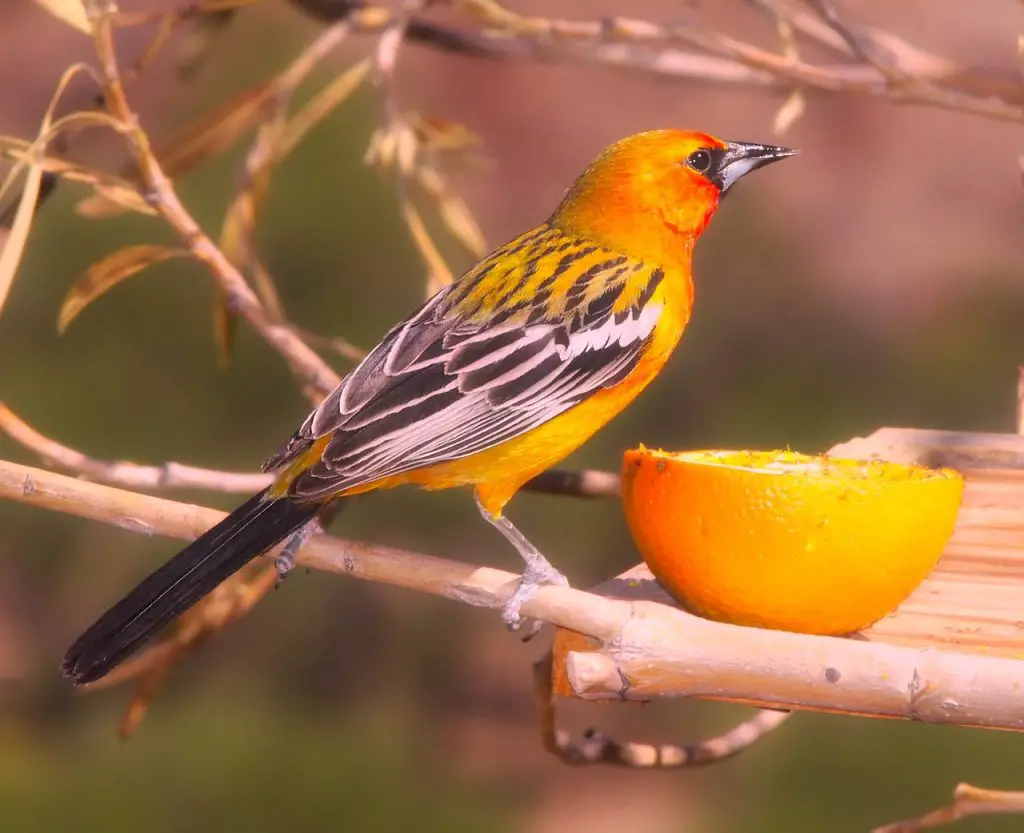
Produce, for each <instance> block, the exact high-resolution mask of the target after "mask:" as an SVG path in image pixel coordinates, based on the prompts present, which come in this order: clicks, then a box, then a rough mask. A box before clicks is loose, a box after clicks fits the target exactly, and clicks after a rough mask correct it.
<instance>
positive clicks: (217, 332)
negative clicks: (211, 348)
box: [213, 284, 238, 367]
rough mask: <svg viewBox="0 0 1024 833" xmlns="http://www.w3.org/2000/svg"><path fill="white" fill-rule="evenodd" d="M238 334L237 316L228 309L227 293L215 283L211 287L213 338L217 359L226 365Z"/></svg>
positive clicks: (222, 364) (221, 364)
mask: <svg viewBox="0 0 1024 833" xmlns="http://www.w3.org/2000/svg"><path fill="white" fill-rule="evenodd" d="M237 334H238V316H237V315H235V314H234V313H233V312H231V310H229V309H228V296H227V293H225V292H224V290H223V289H222V288H221V287H220V285H219V284H215V285H214V287H213V339H214V342H215V343H216V345H217V361H218V362H220V366H221V367H227V365H228V364H229V363H230V361H231V353H232V351H233V350H234V346H235V337H236V335H237Z"/></svg>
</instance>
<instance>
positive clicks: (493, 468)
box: [63, 130, 795, 684]
mask: <svg viewBox="0 0 1024 833" xmlns="http://www.w3.org/2000/svg"><path fill="white" fill-rule="evenodd" d="M794 152H795V151H792V150H788V149H786V148H780V147H771V146H768V145H759V144H749V143H744V142H723V141H721V140H719V139H716V138H714V137H712V136H708V135H705V134H703V133H693V132H687V131H681V130H659V131H652V132H649V133H641V134H639V135H636V136H631V137H629V138H626V139H623V140H622V141H619V142H617V143H615V144H614V145H612V146H611V147H609V148H608V149H607V150H605V152H604V153H602V154H601V155H600V156H599V157H598V158H597V159H596V160H595V161H594V162H593V163H592V164H591V165H590V167H588V168H587V169H586V170H585V171H584V172H583V174H582V175H581V176H580V177H579V179H577V180H576V182H575V183H574V184H573V186H572V187H571V188H570V189H569V191H568V192H567V193H566V195H565V197H564V199H563V200H562V202H561V204H560V205H559V206H558V208H557V210H556V211H555V213H554V214H552V215H551V218H550V219H549V220H547V221H546V222H544V223H542V224H541V225H539V226H537V227H536V228H534V229H532V230H530V231H528V232H526V233H525V234H522V235H520V236H519V237H517V238H515V239H514V240H512V241H511V242H509V243H506V244H505V245H504V246H502V247H501V248H499V249H497V250H496V251H494V252H493V253H492V254H490V255H489V256H488V257H487V258H485V259H484V260H483V261H481V262H480V263H479V264H477V265H476V266H475V267H473V268H472V269H470V270H469V271H468V272H466V273H465V274H464V275H462V276H461V277H460V278H459V279H458V280H456V281H455V282H454V283H452V284H451V285H449V286H446V287H444V288H443V289H441V290H440V291H439V292H438V293H437V294H436V295H434V296H433V297H432V298H431V299H430V300H428V301H427V302H426V303H425V304H424V305H423V306H422V307H421V308H420V309H418V310H417V311H416V312H415V313H413V314H412V315H411V316H410V317H409V318H407V319H406V320H404V321H402V322H401V323H400V324H398V325H397V326H396V327H394V329H392V330H391V331H390V332H389V333H388V334H387V335H385V336H384V338H383V340H382V341H381V342H380V344H378V345H377V346H376V347H375V348H374V349H373V350H371V351H370V353H369V354H368V355H367V356H366V358H365V359H363V360H362V361H361V362H360V363H359V365H358V366H357V367H356V368H355V369H354V370H352V372H351V373H349V374H348V376H346V377H345V378H344V379H343V380H342V382H341V383H340V384H339V385H338V387H337V388H336V389H335V390H334V391H333V392H332V393H331V394H329V395H328V396H327V398H326V399H324V401H323V402H322V403H321V404H320V406H319V407H318V408H316V410H314V411H313V413H311V414H310V415H309V417H308V418H307V419H306V421H305V422H304V423H303V424H302V427H301V428H299V430H298V431H297V432H295V434H294V435H293V436H292V437H291V439H290V440H288V442H287V443H285V445H284V446H283V447H282V448H281V449H280V450H279V451H278V452H277V453H276V454H275V455H274V456H273V457H271V458H270V459H269V460H267V462H266V463H265V464H264V466H263V468H264V470H265V471H274V472H276V473H277V477H276V480H275V482H274V484H273V485H272V486H270V487H269V488H267V489H266V490H265V491H263V492H261V493H260V494H258V495H255V496H254V497H252V498H250V499H249V500H247V501H246V502H245V503H243V504H242V505H241V506H239V507H238V508H237V509H235V511H233V512H232V513H231V514H230V515H228V516H227V517H226V518H225V519H224V520H222V521H221V522H220V523H218V524H217V525H216V526H214V527H213V528H212V529H210V530H209V531H208V532H206V533H204V534H203V535H202V536H200V537H199V538H198V539H197V540H196V541H194V542H193V543H191V544H189V545H188V546H187V547H186V548H185V549H184V550H182V551H181V552H180V553H178V555H176V556H175V557H174V558H172V559H171V560H170V561H168V562H167V563H166V564H164V565H163V566H162V567H160V568H159V569H157V570H156V571H155V572H154V573H153V574H152V575H150V576H149V577H148V578H146V579H144V580H143V581H142V582H141V583H140V584H139V585H138V587H136V588H135V589H134V590H132V591H131V592H130V593H129V594H128V595H127V596H125V597H124V598H123V599H122V600H121V601H119V602H118V603H117V604H115V605H114V606H113V607H112V608H111V609H110V610H109V611H107V612H106V613H105V614H103V616H101V617H100V619H99V620H98V621H97V622H96V623H95V624H93V625H92V626H91V627H90V628H89V629H88V630H87V631H86V632H85V633H84V634H82V635H81V636H80V637H79V638H78V640H77V641H76V642H75V643H74V645H72V646H71V648H70V649H69V650H68V652H67V654H66V656H65V657H64V662H63V671H64V674H65V675H67V676H68V677H70V678H71V679H72V680H73V681H74V682H75V683H76V684H82V683H87V682H90V681H92V680H96V679H99V678H100V677H102V676H104V675H105V674H106V673H107V672H109V671H110V670H111V669H112V668H113V667H114V666H116V665H117V664H118V663H120V662H121V661H122V660H124V659H125V658H126V657H127V656H128V655H129V654H131V653H132V652H133V651H134V650H135V649H136V648H137V647H139V646H140V645H141V644H142V643H143V642H144V641H146V640H147V639H149V638H150V637H151V636H152V635H153V634H154V633H156V631H158V630H159V629H160V628H162V627H163V626H165V625H167V624H168V623H169V622H170V621H171V620H173V619H174V618H175V617H176V616H178V615H179V614H180V613H182V612H184V611H185V610H187V609H188V608H189V607H191V606H192V605H194V604H195V603H196V602H198V601H199V600H200V599H201V598H202V597H203V596H205V595H206V594H207V593H209V592H210V591H212V590H213V589H214V588H215V587H216V586H217V585H218V584H220V583H221V582H222V581H224V580H225V579H227V578H228V577H229V576H231V575H232V574H233V573H235V572H237V571H238V570H240V569H241V568H242V567H243V566H245V565H246V564H247V563H248V562H250V561H252V560H253V559H254V558H256V557H257V556H259V555H261V554H262V553H264V552H266V551H267V550H269V549H270V548H272V547H273V546H275V545H276V544H278V543H279V542H281V541H283V540H285V539H286V538H287V539H288V542H287V543H286V544H285V547H284V549H283V550H282V554H281V555H280V556H279V558H278V566H279V570H280V571H281V572H282V573H283V572H284V571H286V570H287V568H288V567H289V566H290V565H291V563H293V561H294V556H295V553H296V552H297V550H298V549H299V547H301V545H302V543H303V542H304V541H305V540H307V539H308V537H309V535H310V534H312V532H314V531H316V529H318V521H317V515H318V513H319V512H320V511H321V510H323V509H324V508H325V507H327V506H328V505H334V504H335V502H336V501H338V500H340V499H342V498H345V497H347V496H349V495H355V494H359V493H362V492H370V491H374V490H376V489H385V488H391V487H393V486H398V485H402V484H415V485H418V486H421V487H423V488H426V489H446V488H450V487H454V486H473V487H474V488H475V492H476V502H477V505H478V506H479V508H480V512H481V514H482V515H483V516H484V518H486V519H487V520H488V521H489V522H490V523H491V524H493V525H494V526H495V527H496V528H497V529H498V531H500V532H501V533H502V535H504V536H505V537H506V538H507V539H508V540H509V541H510V542H511V543H512V545H513V546H514V547H515V548H516V549H517V550H518V552H519V554H520V555H521V556H522V558H523V561H524V562H525V571H524V572H523V575H522V578H521V580H520V583H519V586H518V587H517V589H516V590H515V592H514V594H513V595H512V597H511V599H510V600H509V602H508V605H507V606H506V608H505V611H504V617H505V620H506V621H507V622H508V623H509V624H510V625H512V626H514V625H516V624H517V623H518V621H519V610H520V607H521V605H522V604H523V602H524V601H525V600H526V599H528V598H529V596H530V595H531V593H533V592H534V591H535V590H536V588H537V587H538V586H540V585H542V584H551V583H560V584H564V583H566V582H565V578H564V577H563V576H562V575H561V573H559V572H558V571H557V570H555V568H554V567H552V566H551V564H550V563H549V562H548V561H547V559H546V558H545V557H544V556H543V555H542V554H541V553H540V552H539V551H538V550H537V549H536V548H535V547H534V546H533V545H532V544H531V543H530V542H529V541H528V540H527V539H526V537H525V536H524V535H523V534H522V533H521V532H520V531H519V530H518V529H516V527H515V526H513V525H512V522H511V521H509V520H508V519H507V518H506V517H505V515H504V514H503V510H504V508H505V504H506V503H507V502H508V500H509V499H510V498H511V497H512V495H513V494H515V492H516V491H517V490H518V489H519V488H520V486H522V485H523V484H524V483H526V482H527V481H528V480H530V479H531V478H532V477H534V476H535V475H537V474H539V473H540V472H542V471H544V470H545V469H547V468H549V467H550V466H552V465H554V464H555V463H557V462H559V461H560V460H562V459H563V458H565V457H566V456H568V455H569V454H570V453H571V452H572V451H574V450H575V449H576V448H577V447H579V446H580V445H582V444H583V443H584V442H585V441H586V440H587V439H588V438H589V437H590V436H591V435H592V434H593V433H594V432H595V431H597V430H598V429H599V428H601V427H602V426H603V425H604V424H605V423H607V422H608V421H609V420H610V419H612V417H614V416H615V415H616V414H618V413H619V412H620V411H621V410H622V409H623V408H625V407H626V406H627V405H628V404H629V403H630V402H632V401H633V399H634V398H635V397H636V395H637V394H638V393H640V391H641V390H643V389H644V388H645V387H646V386H647V384H648V383H649V382H650V381H651V380H652V379H653V378H654V377H655V376H656V375H657V374H658V372H659V371H660V370H661V368H662V367H663V366H664V364H665V361H666V360H667V359H668V357H669V354H671V352H672V350H673V349H674V348H675V346H676V344H677V343H678V341H679V338H680V336H681V335H682V333H683V329H684V328H685V327H686V323H687V321H688V319H689V317H690V306H691V302H692V299H693V284H692V281H691V272H690V265H691V256H692V253H693V247H694V244H695V243H696V241H697V238H698V237H699V236H700V234H701V232H703V231H704V229H705V227H706V226H707V224H708V222H709V221H710V219H711V216H712V215H713V214H714V213H715V210H716V208H717V207H718V203H719V200H720V199H721V197H722V195H723V194H725V193H726V192H727V191H728V190H729V189H730V188H731V187H732V186H733V185H734V184H735V182H736V181H737V180H738V179H740V178H741V177H742V176H744V175H745V174H747V173H749V172H750V171H752V170H754V169H756V168H760V167H762V166H764V165H767V164H769V163H771V162H775V161H776V160H779V159H783V158H785V157H787V156H791V155H792V154H793V153H794Z"/></svg>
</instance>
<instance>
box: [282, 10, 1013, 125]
mask: <svg viewBox="0 0 1024 833" xmlns="http://www.w3.org/2000/svg"><path fill="white" fill-rule="evenodd" d="M290 1H291V2H292V3H293V4H294V5H296V6H299V7H300V8H303V9H304V10H305V11H307V12H308V13H310V14H313V15H314V16H317V17H319V18H320V19H324V20H335V19H338V18H339V17H345V18H346V19H347V20H349V22H350V23H351V24H352V27H353V29H354V30H355V31H357V32H361V33H364V34H379V33H380V32H381V31H383V30H384V29H385V28H387V27H388V26H389V25H390V24H391V22H392V21H393V19H394V13H393V12H391V11H390V10H388V9H386V8H383V7H378V6H373V5H370V4H368V3H363V2H327V1H326V0H290ZM760 5H762V6H763V7H768V6H771V7H775V8H782V7H783V6H784V5H785V7H786V10H785V15H786V17H787V19H788V20H790V22H791V23H792V24H793V26H794V28H795V29H796V30H797V31H799V32H800V33H801V34H803V35H804V36H806V37H808V38H809V39H811V40H813V41H815V42H819V43H823V44H824V45H827V46H829V47H830V48H833V49H839V50H842V51H844V52H845V51H847V48H846V44H845V41H844V39H843V38H842V37H841V36H840V35H838V34H833V32H834V30H833V29H831V28H829V27H828V26H827V25H824V24H822V23H821V21H820V19H815V18H814V17H812V16H810V15H807V14H804V13H799V12H791V11H790V10H789V9H788V4H781V3H771V4H769V3H766V2H763V1H762V2H761V3H760ZM461 6H462V7H463V8H467V7H468V8H471V9H472V10H473V11H475V12H476V13H477V15H478V17H480V18H481V19H482V20H483V21H484V22H485V23H486V25H487V26H488V27H489V28H488V29H478V30H467V29H459V28H454V27H451V26H444V25H441V24H436V23H434V22H432V21H426V20H423V19H418V18H414V19H413V20H412V21H411V22H410V23H409V26H408V29H407V32H406V37H407V38H408V39H409V40H411V41H415V42H417V43H421V44H423V45H425V46H429V47H432V48H435V49H440V50H443V51H446V52H452V53H455V54H460V55H467V56H471V57H487V58H510V59H516V60H527V61H535V62H536V61H543V62H558V63H575V62H586V63H596V64H600V65H603V66H608V67H612V68H620V69H630V70H636V71H640V72H644V73H648V74H654V75H659V76H662V77H669V78H678V79H686V80H689V81H696V82H702V83H715V84H725V85H729V86H738V87H754V88H761V89H765V88H768V89H779V90H782V91H787V90H789V89H791V88H792V86H793V84H799V85H801V86H803V87H806V88H807V89H809V90H814V91H817V92H824V93H832V94H845V95H870V96H876V97H880V98H888V99H890V100H891V101H893V102H895V103H900V104H914V105H919V106H925V107H936V108H940V109H946V110H953V111H958V112H962V113H968V114H972V115H976V116H982V117H987V118H994V119H999V120H1006V121H1017V122H1019V121H1024V107H1022V106H1021V105H1020V104H1019V103H1018V102H1019V98H1020V95H1021V93H1022V91H1024V85H1022V84H1021V82H1020V79H1019V78H1018V77H1015V73H1010V72H1004V71H1001V70H999V69H992V68H986V67H958V66H956V65H954V64H952V63H951V62H950V61H947V60H945V59H942V58H938V57H937V56H934V55H931V54H929V53H926V52H924V51H922V50H920V49H918V48H916V47H913V46H911V45H910V44H908V43H907V42H906V41H904V40H902V39H900V38H898V37H896V36H895V35H892V34H889V33H886V37H885V49H886V55H887V58H889V59H891V65H890V64H886V65H885V66H886V68H887V69H886V71H885V72H883V70H882V69H881V68H880V65H877V66H876V64H878V61H877V59H876V60H875V62H874V63H870V64H869V63H857V64H849V63H844V64H810V63H805V62H796V63H793V62H790V61H788V60H787V59H786V58H785V57H784V56H781V55H777V54H775V53H772V52H767V51H765V50H763V49H761V48H760V47H758V46H755V45H754V44H750V43H746V42H743V41H738V40H736V39H733V38H729V37H727V36H724V35H722V34H720V33H717V32H713V31H710V30H706V29H700V28H697V27H694V26H662V25H659V24H656V23H651V22H649V21H645V20H635V19H630V18H622V17H614V18H606V19H603V20H584V21H567V20H555V19H547V18H540V17H524V16H520V15H517V14H515V13H513V12H510V11H508V10H506V9H504V8H502V7H501V6H499V5H498V4H496V3H493V2H489V0H465V2H463V3H462V4H461ZM866 40H867V38H866V36H864V35H862V36H861V38H860V41H861V44H862V48H863V44H864V43H865V42H866ZM877 41H878V38H877V37H872V38H871V39H870V43H871V46H869V47H867V48H868V51H870V50H871V49H872V48H874V47H876V46H877ZM679 43H685V44H689V45H691V46H693V47H694V48H695V51H688V50H685V49H680V48H679V47H678V44H679ZM709 53H710V54H709ZM894 75H898V76H899V78H900V83H899V84H893V83H892V77H893V76H894Z"/></svg>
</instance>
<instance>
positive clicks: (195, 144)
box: [75, 82, 274, 217]
mask: <svg viewBox="0 0 1024 833" xmlns="http://www.w3.org/2000/svg"><path fill="white" fill-rule="evenodd" d="M273 95H274V86H273V83H272V82H264V83H261V84H257V85H256V86H254V87H250V88H249V89H247V90H245V91H243V92H241V93H239V94H238V95H236V96H234V97H233V98H231V99H229V100H228V101H226V102H224V103H223V104H221V105H219V106H218V107H215V108H214V109H213V110H212V111H211V112H208V113H203V115H202V116H200V117H199V118H197V119H196V120H195V121H193V122H191V123H190V124H188V125H187V126H186V127H185V128H183V129H182V130H181V131H179V132H178V133H176V134H175V135H174V136H172V137H171V138H170V139H168V140H167V141H165V142H163V143H161V144H160V146H159V147H157V148H155V149H154V155H155V156H156V158H157V160H158V161H159V162H160V165H161V167H162V168H163V170H164V173H165V174H167V176H168V177H171V178H172V179H173V178H175V177H178V176H181V175H182V174H185V173H188V172H189V171H191V170H193V169H194V168H197V167H199V165H201V164H203V163H204V162H206V161H207V160H209V159H212V158H213V157H215V156H217V155H219V154H221V153H223V152H224V151H225V150H227V149H228V148H230V147H231V146H232V145H233V144H234V143H235V142H237V141H238V140H239V139H240V138H241V137H242V136H243V135H244V134H245V133H246V132H248V131H249V130H251V129H252V127H253V126H254V125H255V124H256V122H257V121H259V118H260V115H261V114H262V112H263V108H264V107H265V106H266V104H267V102H268V101H269V100H270V98H271V97H272V96H273ZM134 173H135V168H134V164H133V165H131V166H129V167H127V168H126V169H125V171H123V172H122V175H123V176H126V177H128V176H134ZM75 210H76V211H77V212H78V213H80V214H83V215H84V216H87V217H110V216H115V215H117V214H121V213H123V212H122V209H121V208H120V207H119V206H117V205H116V204H115V203H113V202H112V201H110V200H106V199H104V198H103V197H102V196H100V195H98V194H93V195H91V196H89V197H86V198H85V199H84V200H82V201H81V202H79V204H78V205H77V206H76V207H75Z"/></svg>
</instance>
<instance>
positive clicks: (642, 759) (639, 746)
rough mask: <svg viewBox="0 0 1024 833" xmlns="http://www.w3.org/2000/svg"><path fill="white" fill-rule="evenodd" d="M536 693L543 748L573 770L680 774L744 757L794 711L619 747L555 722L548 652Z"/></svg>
mask: <svg viewBox="0 0 1024 833" xmlns="http://www.w3.org/2000/svg"><path fill="white" fill-rule="evenodd" d="M533 679H534V688H535V691H536V699H537V702H538V704H539V706H540V728H541V743H542V744H543V746H544V748H545V749H546V750H547V751H548V752H550V753H551V754H552V755H554V756H555V757H556V758H558V759H559V760H560V761H562V762H563V763H566V764H570V765H572V766H584V765H588V764H610V765H612V766H620V767H626V768H628V769H684V768H691V767H695V766H706V765H708V764H714V763H718V762H719V761H725V760H728V759H729V758H732V757H735V756H736V755H739V754H740V753H741V752H745V751H746V750H747V749H749V748H750V747H751V746H753V745H754V744H755V743H757V742H758V741H759V740H761V739H762V738H764V737H765V736H766V735H768V734H770V733H771V732H773V731H775V730H776V729H778V728H779V727H780V726H781V725H782V724H783V723H785V722H786V720H788V719H789V717H790V715H791V714H792V712H787V711H776V710H773V709H762V710H761V711H759V712H758V713H757V714H755V715H754V716H753V717H752V718H750V719H749V720H744V721H743V722H742V723H739V724H737V725H736V726H734V727H733V728H731V729H730V730H729V731H727V732H724V733H722V734H721V735H717V736H715V737H713V738H709V739H708V740H704V741H700V742H699V743H695V744H689V745H687V746H679V745H677V744H651V743H635V742H632V741H627V742H619V741H616V740H613V739H612V738H610V737H607V736H606V735H605V734H604V733H602V732H600V731H599V730H597V729H593V728H591V729H588V730H587V731H586V732H584V733H583V737H582V738H581V739H580V740H578V741H576V740H573V738H572V736H571V735H570V734H569V733H568V732H567V731H565V730H564V729H559V728H558V724H557V721H556V710H555V702H556V701H555V697H554V692H553V691H552V685H551V682H552V653H551V651H548V652H547V653H546V654H545V655H544V656H543V657H541V659H539V660H538V661H537V662H536V663H534V666H533Z"/></svg>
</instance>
